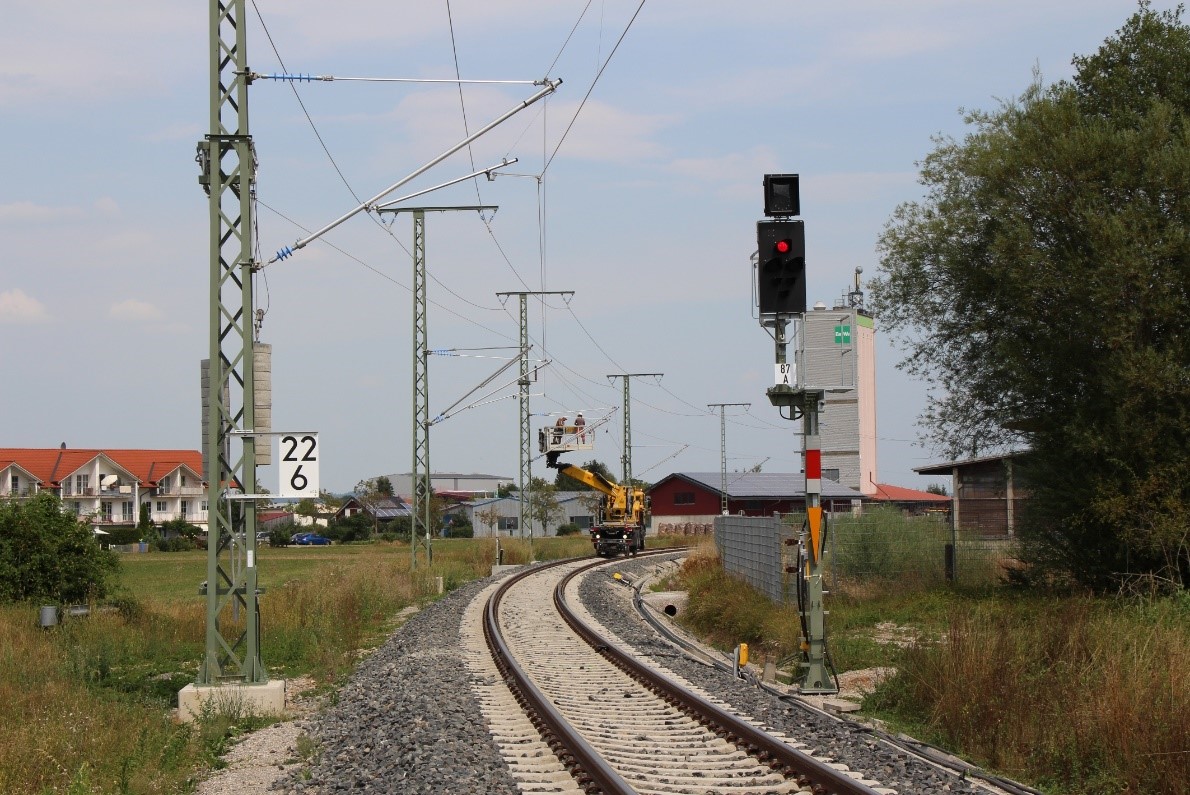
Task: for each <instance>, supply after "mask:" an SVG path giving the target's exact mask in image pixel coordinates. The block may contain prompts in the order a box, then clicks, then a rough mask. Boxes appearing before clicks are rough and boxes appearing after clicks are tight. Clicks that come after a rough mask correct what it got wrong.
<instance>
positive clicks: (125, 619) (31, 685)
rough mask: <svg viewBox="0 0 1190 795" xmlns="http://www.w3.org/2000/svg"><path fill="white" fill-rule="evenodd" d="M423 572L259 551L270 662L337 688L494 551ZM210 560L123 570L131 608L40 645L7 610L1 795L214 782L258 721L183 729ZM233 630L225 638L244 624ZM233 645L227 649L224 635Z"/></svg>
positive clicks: (149, 562)
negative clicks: (404, 619)
mask: <svg viewBox="0 0 1190 795" xmlns="http://www.w3.org/2000/svg"><path fill="white" fill-rule="evenodd" d="M502 546H503V557H504V561H505V562H506V563H523V562H527V561H529V560H531V559H534V558H536V559H538V560H545V559H552V558H559V557H573V556H577V555H588V554H590V543H589V542H588V541H587V540H586V539H584V538H581V537H577V538H562V539H554V538H551V539H535V540H533V541H532V543H530V542H529V541H528V540H523V541H522V540H520V539H517V540H503V541H502ZM433 551H434V556H433V557H434V560H433V565H432V566H427V565H426V563H425V559H424V557H421V558H420V559H419V560H418V568H417V569H416V570H411V567H410V560H409V547H408V545H406V544H390V543H376V544H368V545H360V546H343V547H340V546H334V547H329V548H327V547H323V548H317V549H262V550H260V553H259V558H260V562H259V571H260V576H261V584H262V585H263V586H264V587H265V589H266V590H265V593H264V595H263V596H262V597H261V600H260V621H261V657H262V659H263V662H264V664H265V666H266V667H267V668H268V669H269V671H270V673H271V675H273V676H283V677H291V676H296V675H299V674H301V675H309V676H312V677H313V678H314V679H315V680H316V681H317V682H319V683H321V684H322V685H323V686H327V687H329V686H333V685H334V684H336V683H339V682H341V681H342V680H343V679H344V677H346V676H347V674H348V673H349V672H350V670H351V669H352V667H353V665H354V664H355V662H356V661H357V660H358V659H359V657H360V654H361V652H363V651H364V650H366V649H368V648H369V647H372V646H375V645H377V644H379V643H380V642H381V641H382V639H383V638H384V636H385V635H386V634H387V633H388V631H389V630H391V629H392V627H393V626H394V618H395V616H396V615H397V614H398V613H399V612H400V611H401V609H402V608H405V607H408V606H410V605H414V604H417V603H420V602H423V601H426V600H429V599H434V598H436V597H437V595H438V581H439V578H441V580H442V590H443V591H444V592H449V591H450V590H453V589H454V588H457V587H458V586H460V585H462V584H464V583H465V582H468V581H470V580H473V579H476V578H479V577H483V576H486V575H487V574H489V573H490V571H491V566H492V563H493V562H495V559H496V545H495V542H494V541H492V540H488V539H474V540H465V539H452V540H443V541H435V542H434V547H433ZM205 561H206V556H205V554H204V553H202V552H188V553H149V554H145V555H138V556H135V557H129V558H126V559H124V563H123V565H122V567H121V568H122V573H121V578H122V581H121V586H120V588H119V589H118V591H119V594H120V595H119V596H118V597H117V598H116V599H114V600H113V601H112V602H110V603H109V604H104V605H95V606H93V607H94V609H93V610H92V612H91V615H90V616H88V617H86V618H76V619H70V620H67V621H64V622H63V624H62V625H61V626H58V627H55V628H52V629H47V630H43V629H40V628H39V627H38V626H37V619H38V606H37V605H5V606H0V795H7V793H21V795H25V794H26V793H32V794H33V795H49V793H63V795H91V793H105V794H106V793H120V794H121V795H123V794H124V793H129V794H131V795H141V794H142V793H146V794H147V793H175V792H177V793H181V792H188V791H190V789H191V788H192V784H193V781H194V779H195V778H196V777H197V776H198V775H200V774H201V773H202V771H203V769H204V768H206V767H208V766H217V765H218V764H220V763H219V761H218V755H219V754H220V753H221V752H222V751H223V749H224V748H225V746H226V744H227V742H228V739H229V738H230V737H233V736H234V735H236V734H238V733H241V732H243V731H247V730H251V729H252V728H254V727H256V726H259V725H260V723H261V721H260V719H259V718H255V717H253V716H250V715H226V714H224V715H215V714H208V715H205V716H203V718H202V719H201V720H200V721H199V722H198V723H197V724H195V725H183V724H179V723H177V722H176V721H175V720H174V718H173V716H172V714H171V708H172V707H174V706H176V704H177V692H178V690H180V689H181V688H182V687H183V686H185V685H186V684H188V683H190V682H193V681H194V680H195V677H196V675H197V672H198V665H199V662H200V660H201V658H202V656H203V649H204V643H205V640H204V638H205V626H206V607H205V601H204V600H203V598H201V597H199V596H198V593H197V585H198V583H199V581H201V580H202V579H204V578H205V571H206V570H205ZM224 618H225V619H226V620H227V621H228V622H229V630H230V628H231V627H233V626H234V615H232V614H231V612H230V611H228V612H227V613H226V614H225V616H224ZM228 634H230V633H228Z"/></svg>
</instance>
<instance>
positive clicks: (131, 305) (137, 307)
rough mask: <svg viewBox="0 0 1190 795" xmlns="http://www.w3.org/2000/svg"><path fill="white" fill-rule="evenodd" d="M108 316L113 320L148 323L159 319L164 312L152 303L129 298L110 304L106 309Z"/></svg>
mask: <svg viewBox="0 0 1190 795" xmlns="http://www.w3.org/2000/svg"><path fill="white" fill-rule="evenodd" d="M107 314H108V317H110V318H113V319H115V320H126V321H130V322H133V323H149V322H153V321H157V320H161V319H162V318H163V317H165V315H164V313H163V312H162V311H161V310H160V309H158V308H157V307H156V306H154V305H153V304H149V303H146V302H144V301H137V300H136V299H135V298H129V299H128V300H126V301H121V302H119V303H118V304H112V306H111V308H110V309H108V310H107Z"/></svg>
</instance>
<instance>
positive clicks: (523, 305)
mask: <svg viewBox="0 0 1190 795" xmlns="http://www.w3.org/2000/svg"><path fill="white" fill-rule="evenodd" d="M510 295H515V296H519V297H520V313H519V321H520V329H521V338H520V349H521V375H520V378H518V379H517V384H518V386H519V391H520V401H519V404H520V421H519V423H518V424H519V425H520V430H521V453H520V467H519V469H518V475H517V494H518V496H519V497H520V518H519V519H518V522H519V524H518V525H517V526H518V527H519V528H520V533H521V537H522V538H524V536H525V519H526V518H528V519H530V520H532V512H531V511H530V510H529V501H530V495H529V489H530V488H531V487H532V483H533V468H532V458H531V457H530V456H531V454H532V452H531V449H530V447H529V442H530V440H531V439H532V433H531V431H532V429H531V428H530V427H529V303H528V301H529V296H531V295H560V296H563V300H565V301H569V300H570V298H572V297H573V296H574V290H552V291H546V290H524V291H509V292H503V293H496V296H497V297H498V298H504V299H506V298H508V296H510ZM529 543H530V544H532V543H533V530H532V528H531V527H530V529H529Z"/></svg>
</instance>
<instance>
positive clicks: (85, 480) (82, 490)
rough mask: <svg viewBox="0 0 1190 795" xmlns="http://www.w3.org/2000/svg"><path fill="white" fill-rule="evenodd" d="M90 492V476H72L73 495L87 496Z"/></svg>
mask: <svg viewBox="0 0 1190 795" xmlns="http://www.w3.org/2000/svg"><path fill="white" fill-rule="evenodd" d="M89 491H91V476H90V475H75V476H74V493H75V494H84V495H85V494H87V493H88V492H89Z"/></svg>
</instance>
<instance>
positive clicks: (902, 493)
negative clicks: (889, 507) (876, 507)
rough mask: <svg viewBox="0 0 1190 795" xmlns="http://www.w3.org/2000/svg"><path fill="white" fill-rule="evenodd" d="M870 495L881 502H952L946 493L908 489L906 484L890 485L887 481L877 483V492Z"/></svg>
mask: <svg viewBox="0 0 1190 795" xmlns="http://www.w3.org/2000/svg"><path fill="white" fill-rule="evenodd" d="M869 496H870V497H871V498H872V499H873V500H877V501H880V502H937V503H943V502H950V497H947V496H946V495H945V494H934V493H933V492H930V491H918V490H917V489H907V488H905V487H904V486H890V485H888V484H887V483H877V484H876V493H875V494H872V495H869Z"/></svg>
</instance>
